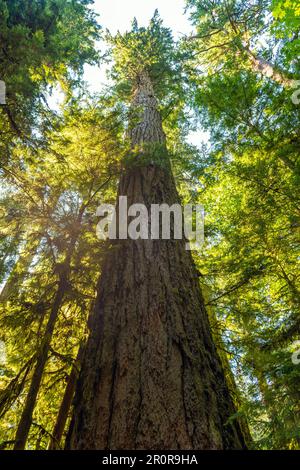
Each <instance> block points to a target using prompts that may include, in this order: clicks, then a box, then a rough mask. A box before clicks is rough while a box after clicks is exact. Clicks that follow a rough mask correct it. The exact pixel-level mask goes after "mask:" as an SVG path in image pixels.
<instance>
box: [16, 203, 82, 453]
mask: <svg viewBox="0 0 300 470" xmlns="http://www.w3.org/2000/svg"><path fill="white" fill-rule="evenodd" d="M84 210H85V205H82V207H81V209H80V211H79V215H78V219H77V228H76V231H75V233H74V235H73V237H72V239H71V241H70V245H69V247H68V251H67V254H66V258H65V261H64V263H62V264H61V265H59V282H58V288H57V291H56V294H55V297H54V301H53V304H52V307H51V311H50V315H49V319H48V322H47V325H46V329H45V333H44V337H43V341H42V344H41V347H40V350H39V351H38V354H37V362H36V365H35V369H34V372H33V375H32V378H31V382H30V386H29V390H28V393H27V396H26V400H25V405H24V409H23V412H22V415H21V419H20V422H19V425H18V429H17V432H16V438H15V446H14V449H15V450H23V449H24V448H25V446H26V441H27V438H28V434H29V430H30V426H31V423H32V415H33V411H34V407H35V404H36V399H37V395H38V392H39V388H40V385H41V381H42V377H43V373H44V369H45V365H46V362H47V359H48V354H49V350H50V345H51V340H52V336H53V331H54V327H55V324H56V320H57V317H58V313H59V310H60V307H61V305H62V302H63V298H64V295H65V292H66V290H67V289H68V284H69V274H70V264H71V258H72V255H73V251H74V248H75V244H76V241H77V238H78V234H79V228H80V226H81V221H82V217H83V213H84Z"/></svg>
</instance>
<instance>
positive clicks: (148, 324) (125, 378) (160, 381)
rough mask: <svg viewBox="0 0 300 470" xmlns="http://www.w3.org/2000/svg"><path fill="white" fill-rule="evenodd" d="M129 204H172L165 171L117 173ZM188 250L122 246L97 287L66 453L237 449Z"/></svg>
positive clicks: (168, 244) (178, 245)
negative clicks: (126, 450) (117, 450)
mask: <svg viewBox="0 0 300 470" xmlns="http://www.w3.org/2000/svg"><path fill="white" fill-rule="evenodd" d="M119 194H120V195H125V194H126V195H127V196H128V204H129V205H130V204H131V203H133V202H135V203H136V202H139V203H145V205H146V206H147V207H149V205H150V204H151V203H161V202H165V203H168V204H172V203H174V202H177V201H178V196H177V193H176V189H175V185H174V182H173V179H172V177H171V176H170V174H169V172H168V171H167V170H163V169H162V168H157V167H154V166H148V167H147V168H142V169H135V170H132V171H131V172H129V173H128V174H127V175H126V176H124V177H123V178H122V180H121V183H120V191H119ZM203 305H204V302H203V299H202V296H201V293H200V290H199V283H198V277H197V273H196V270H195V268H194V265H193V261H192V258H191V254H190V252H188V251H186V250H185V243H184V241H180V240H149V241H148V240H137V241H132V240H123V241H121V240H119V241H117V242H116V243H115V244H114V245H113V246H112V248H111V250H110V253H109V255H108V257H107V260H106V264H105V265H104V268H103V275H102V278H101V281H100V284H99V292H98V301H97V305H96V309H95V312H94V313H93V315H92V317H91V321H90V329H91V335H90V338H89V341H88V345H87V350H86V353H85V358H84V361H83V367H82V372H81V376H80V380H79V386H78V390H77V398H76V404H75V413H74V416H73V422H72V425H71V430H70V433H69V437H68V444H67V447H68V448H71V449H223V448H225V449H228V448H241V447H243V437H242V435H241V432H240V428H239V425H238V424H237V423H236V424H230V425H227V426H226V425H225V423H226V421H227V420H228V418H229V417H230V416H231V415H232V414H233V413H234V406H233V404H232V400H231V397H230V394H229V391H228V388H227V385H226V382H225V378H224V373H223V370H222V367H221V364H220V361H219V358H218V355H217V352H216V349H215V346H214V344H213V341H212V337H211V333H210V328H209V322H208V318H207V314H206V311H205V309H204V307H203Z"/></svg>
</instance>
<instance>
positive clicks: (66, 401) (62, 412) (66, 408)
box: [48, 346, 84, 450]
mask: <svg viewBox="0 0 300 470" xmlns="http://www.w3.org/2000/svg"><path fill="white" fill-rule="evenodd" d="M83 351H84V349H83V346H80V348H79V351H78V354H77V357H76V360H75V361H74V363H73V366H72V369H71V372H70V375H69V378H68V381H67V386H66V389H65V393H64V396H63V399H62V402H61V405H60V408H59V411H58V415H57V419H56V423H55V426H54V430H53V433H52V438H51V440H50V443H49V447H48V449H49V450H56V449H60V448H61V447H60V443H61V439H62V436H63V433H64V430H65V426H66V422H67V419H68V416H69V412H70V408H71V404H72V400H73V397H74V392H75V386H76V382H77V379H78V375H79V369H80V363H81V360H82V356H83Z"/></svg>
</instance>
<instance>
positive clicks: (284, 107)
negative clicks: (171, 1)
mask: <svg viewBox="0 0 300 470" xmlns="http://www.w3.org/2000/svg"><path fill="white" fill-rule="evenodd" d="M188 4H189V6H190V7H191V8H192V18H193V22H194V25H195V26H196V28H197V39H195V40H190V41H188V43H187V42H185V44H183V47H188V48H191V49H192V50H193V51H194V59H193V62H192V67H191V72H190V77H191V80H192V81H193V83H194V107H195V110H196V112H197V113H198V116H199V120H200V122H201V125H202V126H203V127H204V128H205V129H207V130H209V131H210V134H211V138H210V147H208V148H207V150H206V154H204V155H205V160H204V164H203V166H202V173H201V176H200V181H201V183H202V188H201V192H199V196H198V200H199V202H201V203H202V204H204V206H205V209H206V244H205V247H204V250H203V253H201V256H198V257H197V263H198V265H199V269H200V271H201V272H202V274H203V276H204V277H203V278H202V281H203V282H204V283H205V285H207V286H208V288H209V291H210V292H212V294H211V298H210V300H209V305H210V306H211V307H213V308H214V310H215V313H216V316H217V319H218V321H219V324H220V325H221V328H222V331H223V335H222V336H223V340H224V342H225V346H226V349H227V350H228V351H229V353H230V354H229V358H230V362H231V366H232V370H233V374H234V376H235V380H236V382H237V384H238V386H239V389H240V393H241V395H242V400H241V410H242V411H243V413H244V414H246V416H247V419H248V423H249V425H250V428H251V432H252V437H253V439H254V446H255V447H256V448H257V447H258V448H263V449H270V448H271V449H272V448H273V449H274V448H276V449H291V448H293V449H296V448H297V449H298V448H299V442H300V409H299V399H298V395H297V392H296V390H297V383H298V381H299V373H300V371H299V366H297V365H295V364H293V363H292V358H291V348H292V344H293V342H294V341H295V340H296V339H298V338H299V335H300V328H299V327H300V324H299V320H298V312H299V300H300V297H299V293H300V284H299V282H300V278H299V270H298V262H299V249H300V246H299V225H300V220H299V197H300V194H299V178H300V173H299V170H300V166H299V165H300V160H299V146H300V135H299V124H300V122H299V109H298V106H297V105H296V104H294V103H293V101H292V99H291V94H292V91H291V90H290V89H284V88H283V86H282V85H281V84H280V83H278V82H276V81H275V80H272V78H269V77H266V76H264V75H263V74H261V73H259V72H258V71H257V70H255V69H253V66H252V63H251V60H248V54H245V53H244V52H243V51H244V49H243V48H245V47H246V48H247V47H251V49H252V52H253V51H254V52H255V54H256V55H257V56H261V57H262V58H265V59H268V60H275V62H274V63H275V65H276V66H277V67H278V66H279V67H280V68H281V72H283V70H284V73H285V74H287V75H288V74H290V73H293V72H294V73H296V72H297V71H299V66H298V64H297V61H296V60H295V59H296V57H297V56H296V54H295V51H296V49H297V43H298V39H297V28H296V30H295V23H293V18H294V16H292V15H291V9H292V7H293V6H294V7H295V5H294V4H292V3H289V2H273V3H272V4H271V2H262V1H257V2H251V3H250V2H237V1H232V2H227V1H217V2H197V1H191V2H188ZM272 8H273V9H274V16H272V15H270V13H271V9H272ZM293 11H294V13H295V15H296V14H298V13H297V11H296V9H294V10H293ZM294 13H293V14H294ZM280 16H281V19H279V17H280ZM287 18H289V19H287ZM288 30H289V34H287V32H288ZM280 31H281V32H282V31H284V33H283V34H281V32H280ZM275 51H276V52H275ZM291 59H294V61H292V62H291ZM275 65H274V66H275ZM199 67H200V68H201V70H202V71H203V74H202V75H200V74H199ZM283 67H285V69H283Z"/></svg>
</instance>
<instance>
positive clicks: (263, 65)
mask: <svg viewBox="0 0 300 470" xmlns="http://www.w3.org/2000/svg"><path fill="white" fill-rule="evenodd" d="M242 50H243V51H244V52H246V54H247V56H248V57H249V59H250V62H251V64H252V68H253V70H254V72H258V73H260V74H262V75H263V76H265V77H267V78H270V79H271V80H273V81H274V82H277V83H279V84H280V85H282V86H283V87H291V88H293V86H294V83H295V80H293V79H292V78H289V77H288V76H287V75H286V74H285V73H284V72H283V71H282V70H280V69H279V68H277V67H276V66H275V65H274V64H272V63H271V62H270V61H268V60H266V59H263V58H262V57H259V56H257V55H256V54H254V53H253V52H252V51H251V49H249V47H246V46H245V47H243V48H242Z"/></svg>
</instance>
